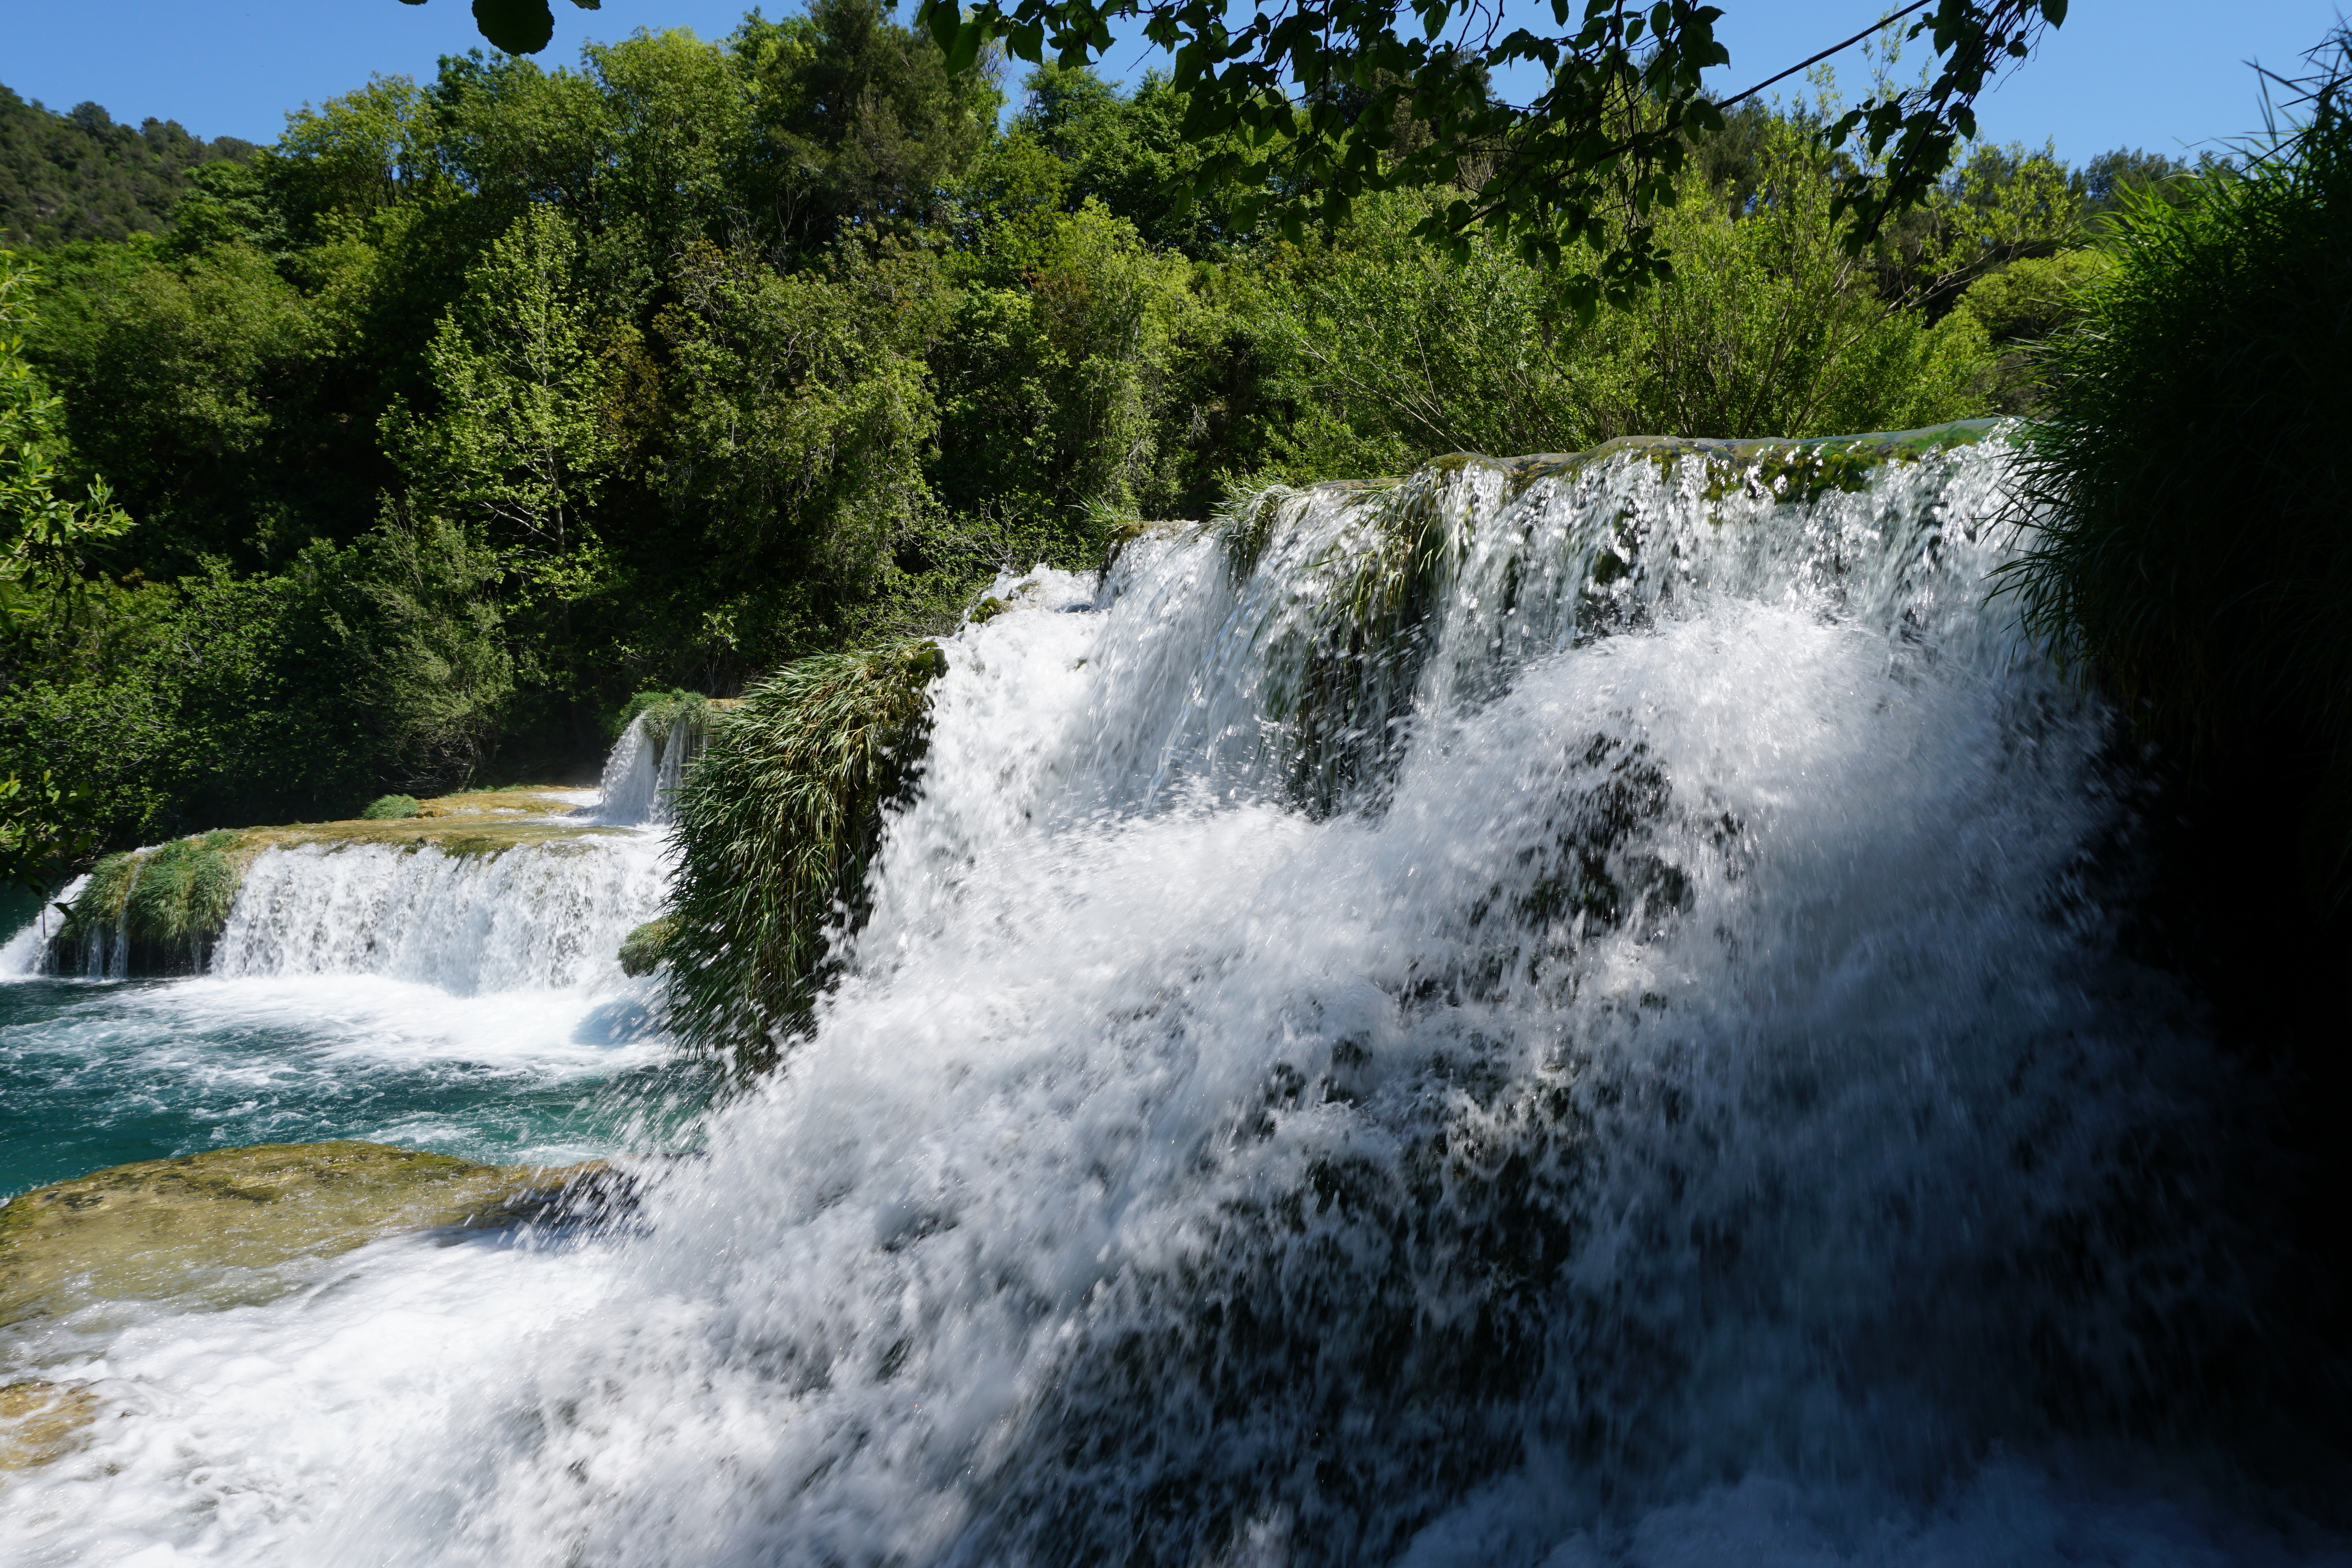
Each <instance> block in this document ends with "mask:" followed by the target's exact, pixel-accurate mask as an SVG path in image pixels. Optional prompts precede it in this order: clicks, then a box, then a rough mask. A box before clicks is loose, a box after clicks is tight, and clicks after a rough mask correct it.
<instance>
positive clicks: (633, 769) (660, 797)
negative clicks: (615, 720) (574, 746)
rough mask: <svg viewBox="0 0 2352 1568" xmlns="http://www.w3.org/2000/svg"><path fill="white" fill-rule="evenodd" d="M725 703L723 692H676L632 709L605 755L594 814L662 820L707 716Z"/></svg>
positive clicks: (618, 819)
mask: <svg viewBox="0 0 2352 1568" xmlns="http://www.w3.org/2000/svg"><path fill="white" fill-rule="evenodd" d="M640 700H642V699H640ZM726 706H729V701H728V699H725V698H713V697H703V696H697V695H694V694H692V693H690V692H678V693H673V694H671V695H668V696H667V697H665V698H663V699H662V700H660V701H657V702H653V703H649V704H647V705H646V706H645V707H644V708H643V709H641V710H640V711H638V712H636V713H634V714H632V715H631V716H630V717H629V719H628V722H627V723H625V725H623V726H622V728H621V733H620V736H619V737H617V738H616V739H615V740H614V742H613V749H612V750H611V752H609V753H608V754H607V755H606V756H605V758H604V777H603V779H602V782H601V783H600V785H599V790H600V798H599V800H598V803H597V807H596V816H597V819H598V820H599V821H605V822H613V823H622V824H651V825H655V826H667V824H668V823H669V822H670V821H672V819H673V816H674V813H673V811H672V809H671V804H670V798H671V797H672V796H673V795H674V794H676V793H677V788H678V786H679V785H680V784H682V783H684V782H685V781H686V769H687V766H688V764H689V763H691V762H692V761H693V760H694V758H695V757H696V756H697V755H698V753H699V752H700V751H701V750H702V746H703V741H704V739H705V737H707V736H708V734H709V724H710V720H711V718H712V717H713V716H714V715H716V714H717V713H718V712H719V710H720V709H722V708H724V707H726Z"/></svg>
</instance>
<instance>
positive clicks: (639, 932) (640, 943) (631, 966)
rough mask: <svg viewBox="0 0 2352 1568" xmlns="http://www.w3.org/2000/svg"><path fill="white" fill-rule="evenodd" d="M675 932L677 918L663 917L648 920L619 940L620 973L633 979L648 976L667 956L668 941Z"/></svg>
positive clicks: (672, 916)
mask: <svg viewBox="0 0 2352 1568" xmlns="http://www.w3.org/2000/svg"><path fill="white" fill-rule="evenodd" d="M676 933H677V916H676V915H663V916H662V917H661V918H660V919H658V920H648V921H646V923H645V924H644V925H640V926H638V927H637V928H636V929H635V930H634V931H632V932H630V933H629V934H628V936H625V937H624V938H622V940H621V973H623V974H624V975H627V976H629V977H632V978H635V977H637V976H640V975H650V974H652V973H653V972H654V971H655V970H656V969H658V968H660V967H661V966H662V960H663V959H664V958H666V957H667V956H669V939H670V937H671V936H674V935H675V934H676Z"/></svg>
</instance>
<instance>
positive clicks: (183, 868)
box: [55, 830, 246, 975]
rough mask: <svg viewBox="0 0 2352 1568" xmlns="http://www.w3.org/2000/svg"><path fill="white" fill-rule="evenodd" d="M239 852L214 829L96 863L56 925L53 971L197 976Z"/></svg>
mask: <svg viewBox="0 0 2352 1568" xmlns="http://www.w3.org/2000/svg"><path fill="white" fill-rule="evenodd" d="M239 848H240V846H239V843H238V835H237V834H236V833H234V832H231V831H226V830H215V831H212V832H209V833H205V834H202V835H200V836H198V837H194V838H187V839H177V840H174V841H172V842H170V843H167V844H161V845H158V846H157V847H155V848H154V849H151V850H136V851H132V852H129V853H125V854H117V855H109V856H108V857H106V858H105V859H104V860H102V861H100V862H98V865H97V866H96V868H95V869H93V870H92V871H91V873H90V876H89V882H88V883H85V884H84V885H83V887H82V890H81V892H80V893H79V894H77V895H76V896H75V898H74V901H73V903H72V904H69V905H68V906H67V911H66V916H65V920H64V922H63V924H62V925H59V927H58V938H57V947H56V952H55V962H56V964H57V967H58V968H59V969H60V970H61V971H63V972H65V973H68V974H73V973H78V972H81V971H84V970H93V969H94V970H98V971H100V972H105V971H109V970H115V971H121V972H126V973H133V974H142V975H173V974H195V973H198V972H199V971H201V970H202V969H203V968H204V967H205V958H206V956H207V955H208V954H209V953H210V951H211V948H212V945H213V942H214V940H215V938H217V937H218V936H220V933H221V929H222V927H223V926H225V925H227V924H228V915H229V909H230V906H231V905H233V904H235V903H236V890H237V888H238V887H239V886H240V885H241V884H242V883H244V881H245V861H246V857H244V856H242V855H240V854H239V853H238V850H239Z"/></svg>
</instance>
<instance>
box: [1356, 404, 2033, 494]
mask: <svg viewBox="0 0 2352 1568" xmlns="http://www.w3.org/2000/svg"><path fill="white" fill-rule="evenodd" d="M2010 423H2011V422H2010V421H2008V420H2002V419H1961V420H1955V421H1953V422H1952V423H1948V424H1931V425H1928V426H1927V427H1925V428H1923V429H1919V430H1880V431H1871V432H1869V433H1867V434H1860V435H1808V436H1801V437H1792V436H1758V437H1753V438H1742V439H1739V440H1717V439H1715V438H1712V437H1706V436H1682V435H1621V436H1618V437H1616V438H1615V439H1613V440H1610V441H1604V442H1602V443H1601V444H1600V445H1598V446H1595V447H1592V448H1591V449H1589V450H1587V451H1583V452H1541V453H1535V454H1531V455H1528V456H1525V457H1499V458H1498V457H1487V456H1486V455H1483V454H1479V453H1475V452H1454V453H1448V454H1447V455H1444V456H1443V457H1433V458H1432V459H1430V461H1429V462H1428V463H1427V464H1426V465H1424V466H1423V469H1422V472H1424V473H1426V472H1428V471H1429V470H1432V469H1436V470H1441V471H1454V470H1459V469H1462V468H1466V467H1468V466H1470V465H1473V464H1479V463H1484V464H1490V465H1494V466H1496V467H1498V468H1501V469H1502V470H1504V472H1505V473H1506V474H1507V476H1508V482H1509V485H1510V488H1511V492H1512V493H1513V494H1514V495H1516V494H1517V493H1518V492H1520V491H1523V490H1525V489H1526V488H1527V487H1528V486H1530V485H1533V484H1535V483H1536V482H1537V481H1538V480H1540V479H1554V478H1572V477H1574V476H1576V475H1578V474H1580V473H1581V472H1583V471H1584V470H1586V469H1588V468H1591V467H1594V466H1597V465H1600V464H1602V463H1606V462H1608V461H1610V460H1611V459H1612V458H1617V457H1624V456H1631V455H1638V456H1642V457H1646V458H1648V459H1649V460H1650V461H1651V462H1652V463H1654V464H1655V465H1657V466H1658V468H1659V469H1660V471H1661V472H1665V473H1670V472H1672V471H1673V470H1674V468H1675V465H1678V464H1680V463H1682V462H1683V461H1685V459H1688V460H1690V461H1692V462H1696V463H1699V464H1702V465H1705V467H1706V473H1707V480H1708V493H1709V495H1710V497H1714V496H1719V495H1721V494H1722V493H1723V492H1724V491H1725V490H1727V489H1730V488H1732V487H1735V486H1754V487H1756V488H1757V489H1758V490H1759V491H1761V492H1763V493H1767V494H1769V495H1772V496H1775V497H1779V498H1780V499H1782V500H1787V501H1809V500H1811V499H1813V498H1814V497H1818V496H1820V495H1821V494H1822V492H1823V491H1826V490H1849V491H1851V490H1859V489H1862V488H1863V487H1864V486H1865V485H1867V484H1868V483H1869V480H1870V476H1871V475H1872V474H1873V473H1874V471H1876V470H1877V469H1879V468H1881V467H1883V466H1885V465H1887V464H1890V463H1916V462H1918V461H1919V460H1920V459H1922V458H1924V457H1935V456H1939V455H1942V454H1944V453H1948V452H1950V451H1952V450H1953V449H1954V448H1956V447H1961V446H1973V445H1975V444H1978V443H1979V442H1982V441H1986V440H1990V439H1991V438H1993V437H1995V436H1998V435H2000V434H2001V432H2002V430H2003V429H2004V427H2007V426H2009V425H2010ZM1339 483H1340V484H1343V485H1347V486H1349V487H1353V488H1365V489H1370V488H1377V487H1379V485H1380V483H1384V482H1365V481H1340V482H1339Z"/></svg>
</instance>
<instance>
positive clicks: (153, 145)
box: [0, 87, 254, 246]
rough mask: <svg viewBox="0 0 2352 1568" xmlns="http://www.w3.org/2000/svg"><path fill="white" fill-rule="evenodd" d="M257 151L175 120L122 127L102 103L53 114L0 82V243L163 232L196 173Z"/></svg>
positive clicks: (37, 243) (53, 242)
mask: <svg viewBox="0 0 2352 1568" xmlns="http://www.w3.org/2000/svg"><path fill="white" fill-rule="evenodd" d="M253 152H254V148H253V143H251V142H250V141H239V140H237V139H236V137H234V136H223V137H220V138H218V139H217V140H215V141H205V140H204V139H203V138H202V137H197V136H191V135H189V134H188V133H187V131H184V130H182V129H181V127H180V123H179V121H177V120H146V121H145V122H143V123H142V124H141V125H140V126H139V127H138V128H137V129H135V130H134V129H133V128H131V126H128V125H118V124H116V123H115V122H114V120H113V119H112V118H111V117H110V116H109V115H108V113H107V112H106V110H103V109H101V108H100V107H99V106H98V105H97V104H94V103H84V104H78V105H76V106H75V107H74V108H73V109H72V110H70V111H68V112H67V113H65V114H57V113H53V112H51V111H50V110H47V109H45V108H43V107H42V106H41V105H40V104H38V103H27V102H26V101H25V99H22V98H19V97H18V96H17V95H16V93H14V92H11V91H10V90H9V89H7V88H5V87H0V246H48V245H56V244H59V243H61V242H64V241H67V240H87V239H98V240H120V239H124V238H127V237H128V236H130V235H133V234H142V233H143V234H161V233H163V231H164V230H165V229H167V228H169V227H170V226H171V222H172V210H173V207H175V206H176V205H177V204H179V200H180V196H181V193H183V192H184V191H185V190H186V189H187V188H188V185H189V176H190V174H191V173H192V172H194V170H196V169H198V168H201V167H202V166H204V165H205V164H206V163H214V162H221V161H222V160H229V161H234V162H243V161H244V160H246V159H247V158H250V157H251V156H252V155H253Z"/></svg>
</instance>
